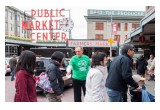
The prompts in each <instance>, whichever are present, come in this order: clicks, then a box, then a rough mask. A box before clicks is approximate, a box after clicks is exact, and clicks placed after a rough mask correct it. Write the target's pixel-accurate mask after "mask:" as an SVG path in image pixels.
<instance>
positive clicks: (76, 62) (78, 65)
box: [69, 55, 90, 80]
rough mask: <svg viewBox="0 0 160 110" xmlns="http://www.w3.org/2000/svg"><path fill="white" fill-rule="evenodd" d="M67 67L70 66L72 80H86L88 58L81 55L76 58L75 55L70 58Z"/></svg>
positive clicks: (88, 64)
mask: <svg viewBox="0 0 160 110" xmlns="http://www.w3.org/2000/svg"><path fill="white" fill-rule="evenodd" d="M69 65H71V66H72V78H74V79H78V80H86V76H87V73H88V69H89V66H90V59H89V57H88V56H86V55H82V56H81V57H78V56H77V55H75V56H73V57H72V58H71V60H70V62H69Z"/></svg>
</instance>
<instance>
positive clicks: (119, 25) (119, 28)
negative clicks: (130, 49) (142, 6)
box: [118, 23, 121, 31]
mask: <svg viewBox="0 0 160 110" xmlns="http://www.w3.org/2000/svg"><path fill="white" fill-rule="evenodd" d="M120 30H121V24H120V23H118V31H120Z"/></svg>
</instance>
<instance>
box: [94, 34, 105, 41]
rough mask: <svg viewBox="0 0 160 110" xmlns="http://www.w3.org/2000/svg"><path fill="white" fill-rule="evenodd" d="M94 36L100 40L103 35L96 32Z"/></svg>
mask: <svg viewBox="0 0 160 110" xmlns="http://www.w3.org/2000/svg"><path fill="white" fill-rule="evenodd" d="M95 37H96V38H95V39H97V40H102V39H103V37H104V36H103V34H96V36H95Z"/></svg>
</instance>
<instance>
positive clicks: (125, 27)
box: [124, 23, 128, 31]
mask: <svg viewBox="0 0 160 110" xmlns="http://www.w3.org/2000/svg"><path fill="white" fill-rule="evenodd" d="M124 31H128V24H127V23H124Z"/></svg>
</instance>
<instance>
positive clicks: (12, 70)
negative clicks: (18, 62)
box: [11, 68, 14, 81]
mask: <svg viewBox="0 0 160 110" xmlns="http://www.w3.org/2000/svg"><path fill="white" fill-rule="evenodd" d="M11 75H12V76H11V81H14V68H11Z"/></svg>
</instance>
